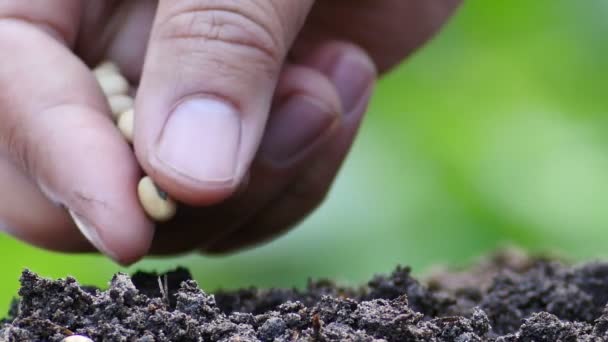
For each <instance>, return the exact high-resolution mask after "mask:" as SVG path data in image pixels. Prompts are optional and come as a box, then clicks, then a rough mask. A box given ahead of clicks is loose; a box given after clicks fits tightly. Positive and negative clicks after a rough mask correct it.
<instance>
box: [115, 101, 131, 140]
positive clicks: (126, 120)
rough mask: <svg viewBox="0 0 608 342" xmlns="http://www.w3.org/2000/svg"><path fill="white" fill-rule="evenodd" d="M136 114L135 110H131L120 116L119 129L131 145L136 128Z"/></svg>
mask: <svg viewBox="0 0 608 342" xmlns="http://www.w3.org/2000/svg"><path fill="white" fill-rule="evenodd" d="M134 124H135V113H134V112H133V109H129V110H127V111H126V112H123V113H122V114H120V117H118V123H117V126H118V129H119V130H120V132H121V133H122V136H123V137H125V139H127V141H129V142H130V143H133V130H134V128H135V126H134Z"/></svg>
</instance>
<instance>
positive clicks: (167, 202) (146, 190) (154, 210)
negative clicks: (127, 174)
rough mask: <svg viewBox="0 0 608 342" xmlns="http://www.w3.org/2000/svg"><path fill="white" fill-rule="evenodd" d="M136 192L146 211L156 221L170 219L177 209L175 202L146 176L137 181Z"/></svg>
mask: <svg viewBox="0 0 608 342" xmlns="http://www.w3.org/2000/svg"><path fill="white" fill-rule="evenodd" d="M137 194H138V195H139V200H140V202H141V205H142V206H143V208H144V210H145V211H146V213H147V214H148V215H149V216H150V217H151V218H153V219H154V220H156V221H159V222H164V221H168V220H170V219H171V218H172V217H173V216H174V215H175V212H176V210H177V206H176V204H175V202H174V201H173V200H172V199H171V198H169V197H168V196H167V193H165V192H164V191H162V190H160V189H159V188H158V187H157V186H156V185H155V184H154V182H153V181H152V179H151V178H150V177H148V176H146V177H144V178H142V179H141V181H139V184H138V185H137Z"/></svg>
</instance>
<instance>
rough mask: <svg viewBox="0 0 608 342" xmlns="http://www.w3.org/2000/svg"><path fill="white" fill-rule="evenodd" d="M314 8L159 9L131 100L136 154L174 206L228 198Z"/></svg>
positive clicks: (187, 4)
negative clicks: (288, 56)
mask: <svg viewBox="0 0 608 342" xmlns="http://www.w3.org/2000/svg"><path fill="white" fill-rule="evenodd" d="M312 3H313V0H251V1H238V2H237V1H230V0H180V1H175V0H161V1H160V2H159V7H158V10H157V15H156V19H155V24H154V28H153V30H152V34H151V38H150V43H149V48H148V54H147V57H146V62H145V65H144V71H143V76H142V80H141V84H140V88H139V91H138V94H137V100H136V110H135V112H136V118H135V135H134V138H135V149H136V153H137V157H138V159H139V161H140V163H141V165H142V167H143V168H144V169H145V170H146V172H147V173H148V174H149V175H150V176H152V177H153V178H154V180H155V181H156V182H157V183H158V184H159V185H160V186H161V187H162V188H163V189H164V190H165V191H167V192H168V193H170V194H171V195H173V196H174V197H175V198H176V199H178V200H180V201H182V202H186V203H188V204H192V205H208V204H212V203H216V202H219V201H221V200H223V199H224V198H226V197H227V196H229V195H230V194H231V193H232V192H233V191H234V190H235V188H236V187H237V186H238V184H239V183H240V181H241V179H242V178H243V176H244V175H245V174H246V172H247V169H248V168H249V164H250V163H251V160H252V159H253V157H254V155H255V153H256V151H257V149H258V144H259V142H260V140H261V137H262V134H263V131H264V126H265V123H266V119H267V117H268V112H269V109H270V106H271V102H272V97H273V93H274V91H275V87H276V84H277V79H278V77H279V73H280V72H281V68H282V65H283V62H284V59H285V56H286V54H287V51H288V49H289V47H290V46H291V44H292V42H293V40H294V38H295V36H296V35H297V33H298V32H299V30H300V28H301V26H302V24H303V22H304V20H305V18H306V16H307V15H308V12H309V11H310V7H311V6H312Z"/></svg>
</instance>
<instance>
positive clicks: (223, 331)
mask: <svg viewBox="0 0 608 342" xmlns="http://www.w3.org/2000/svg"><path fill="white" fill-rule="evenodd" d="M19 295H20V299H19V300H18V301H15V304H14V305H13V309H12V310H11V312H10V313H9V315H8V318H6V319H5V320H4V322H0V324H1V325H0V341H62V340H63V339H64V338H65V337H67V336H70V335H72V334H78V335H84V336H88V337H89V338H91V339H92V340H94V341H141V342H143V341H243V342H244V341H457V342H465V341H502V342H515V341H537V342H541V341H550V342H554V341H608V308H606V303H607V302H608V263H590V264H584V265H579V266H566V265H563V264H560V263H556V262H550V261H546V260H540V259H534V260H533V259H529V258H526V257H523V256H521V255H516V254H513V253H506V254H502V255H499V256H496V257H494V258H493V259H491V260H487V261H485V262H482V263H481V264H479V265H477V266H476V267H473V268H472V269H469V270H467V271H463V272H436V273H435V274H434V275H432V276H430V277H429V278H427V279H426V280H425V282H424V285H423V283H421V282H419V281H418V280H416V279H414V278H412V276H411V275H410V269H409V268H404V267H399V268H397V269H396V270H395V271H394V272H393V273H392V274H391V275H388V276H376V277H374V278H373V279H372V280H371V281H370V282H369V283H368V284H367V285H366V286H362V287H361V288H357V289H352V288H343V287H340V286H337V285H336V284H334V283H333V282H331V281H314V282H313V281H311V282H309V284H308V287H307V288H306V289H305V290H294V289H283V290H282V289H271V290H261V289H255V288H250V289H244V290H239V291H233V292H219V293H216V294H215V295H210V294H207V293H205V292H204V291H203V290H201V289H200V288H199V287H198V286H197V284H196V282H195V281H193V280H191V277H190V274H189V273H188V271H187V270H184V269H178V270H176V271H174V272H170V273H168V274H165V275H160V276H159V275H156V274H149V273H137V274H135V275H133V276H132V277H129V276H128V275H125V274H117V275H115V276H114V277H113V279H112V280H111V282H110V286H109V288H108V289H107V290H104V291H102V290H99V289H96V288H92V287H83V286H81V285H79V284H78V283H77V282H76V280H75V279H73V278H67V279H65V280H49V279H44V278H41V277H39V276H37V275H36V274H34V273H32V272H30V271H27V270H26V271H24V272H23V274H22V276H21V290H20V291H19Z"/></svg>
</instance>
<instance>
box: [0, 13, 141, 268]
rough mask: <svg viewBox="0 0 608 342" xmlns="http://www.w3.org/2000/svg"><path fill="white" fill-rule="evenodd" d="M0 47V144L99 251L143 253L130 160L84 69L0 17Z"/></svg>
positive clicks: (123, 258)
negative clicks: (0, 117)
mask: <svg viewBox="0 0 608 342" xmlns="http://www.w3.org/2000/svg"><path fill="white" fill-rule="evenodd" d="M0 50H1V51H6V52H7V53H3V54H1V55H0V89H3V92H2V94H0V113H2V120H1V122H0V151H2V152H3V153H6V155H7V156H8V157H9V158H10V159H11V160H12V162H13V163H15V164H16V165H17V166H19V167H20V168H21V169H22V170H23V171H24V172H26V173H27V174H28V175H29V176H30V177H31V178H32V179H33V181H34V183H35V184H36V185H37V186H38V187H39V188H40V189H41V190H42V192H43V193H44V194H45V195H46V196H47V197H48V198H49V199H51V201H52V202H54V203H55V204H57V205H61V206H65V207H67V208H68V209H69V210H70V211H71V212H72V213H73V216H74V218H75V219H76V220H77V221H78V222H79V223H80V227H79V228H81V231H82V233H83V234H84V235H85V236H86V237H87V238H88V240H89V241H90V242H91V243H92V244H93V245H95V247H97V248H98V249H99V250H101V251H102V252H104V253H105V254H107V255H109V256H111V257H112V258H113V259H115V260H116V261H118V262H121V263H130V262H133V261H134V260H136V259H138V258H140V257H141V256H143V255H144V254H145V253H146V252H147V250H148V247H149V245H150V241H151V239H152V233H153V231H152V226H151V223H150V222H149V221H148V219H147V218H146V217H145V215H144V213H143V212H142V210H141V207H140V205H139V203H138V199H137V195H136V192H135V189H136V186H137V181H138V179H139V170H138V167H137V163H136V161H135V160H134V158H133V155H132V153H131V151H130V149H129V146H128V144H127V143H126V142H125V141H124V139H123V138H122V137H121V135H120V133H119V132H118V130H117V129H116V128H115V127H114V126H113V123H112V121H111V120H110V118H109V108H108V105H107V103H106V102H105V98H104V97H103V95H102V93H101V90H100V88H99V86H98V85H97V83H96V82H95V79H94V78H93V76H92V74H91V73H90V71H89V70H88V69H87V68H86V67H85V66H84V64H82V63H81V62H80V61H79V60H78V59H77V58H76V57H75V56H73V55H72V54H71V53H70V52H69V50H68V49H66V48H64V47H63V46H61V45H59V44H57V42H56V41H55V40H53V39H52V38H50V37H49V36H48V35H46V34H44V33H43V32H41V31H40V30H39V29H38V28H36V27H33V26H31V25H28V24H26V23H21V22H18V21H6V22H0ZM40 56H45V58H40ZM72 227H73V226H72ZM65 231H66V230H65V229H63V230H58V231H56V233H57V232H65ZM56 239H65V240H73V239H80V237H73V236H63V235H57V236H56Z"/></svg>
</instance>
